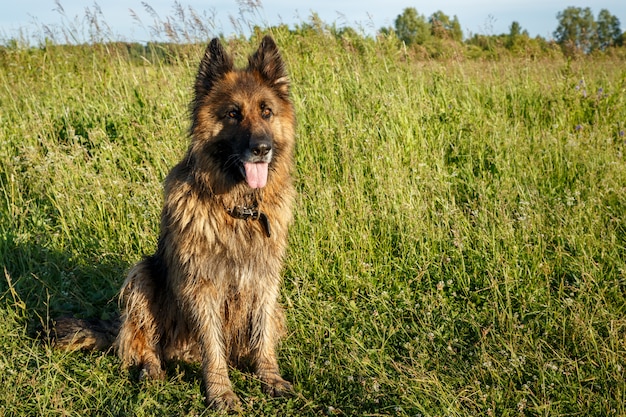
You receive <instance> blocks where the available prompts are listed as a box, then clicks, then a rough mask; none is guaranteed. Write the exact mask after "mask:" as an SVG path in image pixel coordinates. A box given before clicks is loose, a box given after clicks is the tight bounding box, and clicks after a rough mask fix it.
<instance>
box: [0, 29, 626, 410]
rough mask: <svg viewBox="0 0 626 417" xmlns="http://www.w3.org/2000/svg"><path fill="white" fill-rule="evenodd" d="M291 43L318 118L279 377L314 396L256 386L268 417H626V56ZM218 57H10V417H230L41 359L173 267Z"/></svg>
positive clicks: (2, 220) (72, 361)
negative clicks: (175, 205)
mask: <svg viewBox="0 0 626 417" xmlns="http://www.w3.org/2000/svg"><path fill="white" fill-rule="evenodd" d="M275 36H276V39H277V42H278V44H279V46H280V47H281V49H282V51H283V54H284V57H285V59H286V61H287V64H288V67H289V71H290V73H291V78H292V82H293V100H294V102H295V105H296V110H297V115H298V146H297V156H296V160H297V172H296V184H297V189H298V198H297V203H296V207H295V210H294V212H295V222H294V224H293V227H292V229H291V234H290V248H289V252H288V257H287V260H286V265H285V273H284V276H285V279H284V281H285V282H284V288H283V291H282V301H283V304H284V305H285V307H286V310H287V316H288V335H287V337H286V339H285V340H284V342H283V343H282V345H281V348H280V363H281V367H282V370H283V372H284V373H285V375H286V376H287V377H288V378H289V379H290V380H291V381H293V382H294V384H295V387H296V390H297V391H298V393H299V394H298V396H296V397H295V398H292V399H289V400H274V399H270V398H267V397H266V396H264V395H263V394H262V393H261V389H260V383H259V382H258V381H257V380H255V379H254V378H253V377H252V376H251V375H249V374H243V373H239V372H233V381H234V383H235V386H236V391H237V392H238V394H239V395H240V397H241V398H242V400H243V402H244V404H245V410H246V415H259V416H274V415H281V416H288V415H292V416H309V415H310V416H313V415H328V414H329V415H370V416H374V415H375V416H380V415H401V416H402V415H406V416H419V415H421V416H467V415H484V416H490V415H493V416H519V415H529V416H530V415H536V416H565V415H567V416H571V415H580V416H583V415H584V416H609V415H621V416H625V415H626V405H625V404H626V160H625V156H624V150H625V149H624V148H625V146H624V145H625V139H626V137H625V136H624V130H626V70H624V63H623V61H619V60H612V59H608V58H602V57H596V58H586V59H582V60H578V61H573V62H571V63H568V62H566V61H563V60H553V61H547V60H541V61H538V62H535V61H527V60H523V59H511V60H503V61H496V62H493V61H468V60H463V61H454V60H447V61H428V62H426V61H419V60H416V59H415V58H413V57H411V56H410V55H407V54H406V53H405V52H404V50H403V49H402V48H399V47H398V46H397V45H396V44H395V43H394V42H392V41H386V40H383V39H381V40H380V41H378V42H376V41H373V40H371V39H362V38H358V37H356V38H353V39H350V38H344V39H341V40H338V39H336V38H335V37H332V36H328V35H321V34H319V33H314V32H311V33H307V34H306V36H305V35H303V34H299V33H287V32H285V31H277V32H276V33H275ZM256 42H257V39H253V40H252V41H251V42H250V43H248V42H246V41H236V42H235V41H233V42H232V45H231V47H232V48H235V50H236V55H237V57H238V58H237V59H238V60H242V59H243V58H244V57H245V55H246V54H247V53H249V52H250V51H252V50H253V48H254V47H255V45H256ZM202 49H203V46H202V45H197V46H190V47H185V48H181V53H180V55H178V56H175V57H173V58H172V59H171V60H169V61H168V63H167V64H166V63H162V62H161V61H159V62H150V60H145V61H135V60H133V61H131V60H128V59H127V58H125V56H124V55H118V54H117V52H116V51H117V50H114V49H110V50H108V49H107V48H105V47H102V46H92V47H73V48H68V47H61V46H55V45H47V46H46V47H45V48H44V49H39V48H38V49H25V48H8V49H5V50H4V51H3V55H1V56H0V64H1V65H0V121H1V123H0V264H2V266H3V268H4V271H0V274H1V275H3V276H2V278H0V317H2V320H0V414H2V415H6V416H11V415H59V416H81V415H85V414H87V415H105V416H109V415H110V416H118V415H137V416H152V415H155V416H156V415H211V413H210V412H209V411H206V410H205V408H204V406H203V399H202V395H201V389H200V384H201V382H200V375H199V373H198V367H197V366H185V365H180V364H179V365H176V364H174V365H172V366H171V367H170V369H169V370H168V380H167V381H165V382H163V383H147V384H139V383H137V382H135V379H136V374H135V372H134V371H133V370H130V371H125V370H123V369H122V368H121V366H120V363H119V361H118V360H117V358H116V357H115V356H113V355H106V354H102V353H92V354H83V353H72V354H68V353H64V352H60V351H55V350H52V349H50V348H49V347H48V346H46V345H45V344H42V343H41V342H40V341H38V340H36V339H35V338H34V333H35V331H36V330H37V328H38V327H39V326H40V325H41V324H42V323H46V321H47V320H48V318H49V317H56V316H59V315H66V314H75V315H79V316H84V317H89V316H91V317H102V318H106V317H109V316H112V315H114V314H115V313H116V311H117V302H116V295H117V291H118V289H119V287H120V285H121V283H122V281H123V279H124V273H125V271H126V270H127V269H128V268H129V266H130V265H132V264H133V263H134V262H136V261H137V260H139V259H140V258H141V256H142V255H143V254H148V253H151V252H152V251H153V250H154V247H155V244H156V236H157V230H158V223H159V212H160V206H161V199H162V198H161V188H162V181H163V179H164V177H165V175H166V174H167V171H168V169H169V168H170V167H171V166H172V165H173V164H174V163H175V162H177V160H178V159H179V158H180V157H182V155H183V153H184V151H185V149H186V146H187V137H186V131H187V129H188V125H189V121H188V118H187V105H188V102H189V100H190V95H191V85H192V80H193V76H194V72H195V69H196V65H197V62H198V61H199V59H200V55H201V53H202Z"/></svg>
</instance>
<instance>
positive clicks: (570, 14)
mask: <svg viewBox="0 0 626 417" xmlns="http://www.w3.org/2000/svg"><path fill="white" fill-rule="evenodd" d="M556 17H557V19H558V21H559V25H558V27H557V28H556V31H554V38H555V39H556V42H557V43H558V44H559V45H561V46H562V47H563V48H566V49H577V50H579V51H582V52H590V51H591V50H592V49H593V48H594V47H595V46H596V44H597V38H596V21H595V19H594V18H593V14H592V13H591V9H590V8H589V7H586V8H584V9H583V8H581V7H568V8H566V9H565V10H563V11H562V12H559V13H557V15H556Z"/></svg>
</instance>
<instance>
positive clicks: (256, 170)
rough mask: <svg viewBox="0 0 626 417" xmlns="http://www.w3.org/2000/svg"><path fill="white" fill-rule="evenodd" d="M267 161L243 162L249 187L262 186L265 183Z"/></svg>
mask: <svg viewBox="0 0 626 417" xmlns="http://www.w3.org/2000/svg"><path fill="white" fill-rule="evenodd" d="M268 166H269V163H267V162H244V163H243V167H244V170H245V177H246V182H247V183H248V186H249V187H250V188H263V187H265V184H267V171H268Z"/></svg>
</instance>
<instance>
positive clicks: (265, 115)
mask: <svg viewBox="0 0 626 417" xmlns="http://www.w3.org/2000/svg"><path fill="white" fill-rule="evenodd" d="M272 114H273V113H272V109H270V108H269V107H263V108H262V109H261V117H262V118H264V119H269V118H270V117H272Z"/></svg>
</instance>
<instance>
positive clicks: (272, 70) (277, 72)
mask: <svg viewBox="0 0 626 417" xmlns="http://www.w3.org/2000/svg"><path fill="white" fill-rule="evenodd" d="M248 71H256V72H258V73H259V74H260V75H261V76H262V77H263V79H264V80H265V81H266V82H267V83H268V84H269V85H270V86H271V87H272V88H274V89H275V90H276V92H277V93H278V94H280V95H281V96H282V97H285V98H286V97H287V96H288V95H289V77H287V70H286V69H285V63H284V62H283V59H282V58H281V56H280V52H278V47H277V46H276V43H275V42H274V39H272V37H271V36H269V35H266V36H265V37H264V38H263V40H261V44H260V45H259V49H258V50H257V51H256V52H255V53H254V55H252V56H250V58H248Z"/></svg>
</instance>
